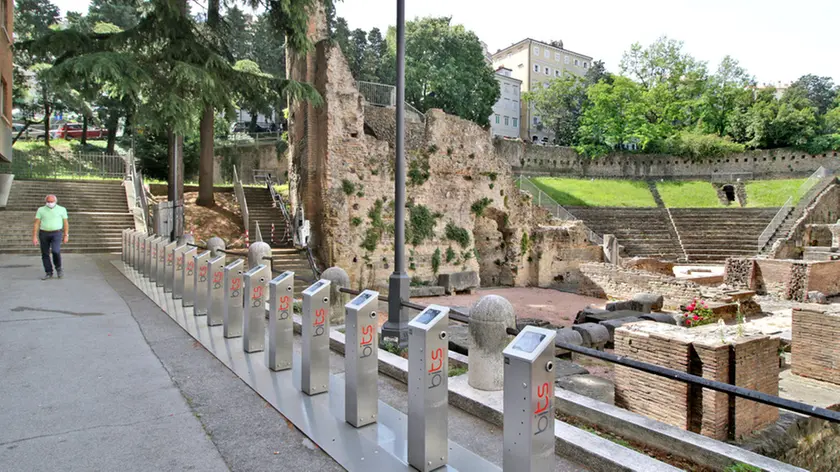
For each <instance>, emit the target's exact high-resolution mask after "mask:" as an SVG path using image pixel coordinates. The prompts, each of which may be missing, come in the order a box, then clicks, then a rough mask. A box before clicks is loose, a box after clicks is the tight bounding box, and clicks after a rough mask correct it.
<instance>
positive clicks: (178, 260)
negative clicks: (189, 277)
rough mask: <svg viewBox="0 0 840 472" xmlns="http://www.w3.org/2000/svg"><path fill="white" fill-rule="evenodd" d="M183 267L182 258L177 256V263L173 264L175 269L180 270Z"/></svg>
mask: <svg viewBox="0 0 840 472" xmlns="http://www.w3.org/2000/svg"><path fill="white" fill-rule="evenodd" d="M183 267H184V256H178V259H177V262H176V263H175V269H176V270H181V269H182V268H183Z"/></svg>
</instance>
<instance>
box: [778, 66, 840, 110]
mask: <svg viewBox="0 0 840 472" xmlns="http://www.w3.org/2000/svg"><path fill="white" fill-rule="evenodd" d="M796 90H799V91H801V92H802V93H803V94H804V96H805V97H807V98H808V100H810V101H811V104H812V105H813V106H814V107H816V109H817V114H819V115H825V114H826V112H827V111H828V110H829V109H830V108H831V106H832V104H833V103H834V98H835V97H837V94H838V89H837V88H836V87H835V86H834V80H832V79H831V77H818V76H816V75H813V74H807V75H803V76H802V77H800V78H799V79H798V80H797V81H796V82H794V83H792V84H791V85H790V87H789V88H788V93H791V92H792V91H796Z"/></svg>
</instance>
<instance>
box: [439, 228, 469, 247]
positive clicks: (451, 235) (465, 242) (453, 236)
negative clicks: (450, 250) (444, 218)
mask: <svg viewBox="0 0 840 472" xmlns="http://www.w3.org/2000/svg"><path fill="white" fill-rule="evenodd" d="M445 234H446V239H448V240H450V241H455V242H456V243H458V244H459V245H460V246H461V247H462V248H464V249H466V248H467V247H468V246H469V245H470V232H469V231H467V230H465V229H464V228H461V227H460V226H458V225H456V224H455V223H453V222H451V221H450V222H449V223H446V230H445Z"/></svg>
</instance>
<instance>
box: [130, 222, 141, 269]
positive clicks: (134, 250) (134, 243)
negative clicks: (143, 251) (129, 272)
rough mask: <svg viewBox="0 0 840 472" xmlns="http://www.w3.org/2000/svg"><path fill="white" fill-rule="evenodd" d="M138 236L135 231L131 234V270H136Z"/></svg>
mask: <svg viewBox="0 0 840 472" xmlns="http://www.w3.org/2000/svg"><path fill="white" fill-rule="evenodd" d="M139 235H140V233H138V232H137V231H134V232H132V233H131V262H130V264H131V268H132V269H137V254H138V252H140V251H139V250H138V241H137V237H138V236H139Z"/></svg>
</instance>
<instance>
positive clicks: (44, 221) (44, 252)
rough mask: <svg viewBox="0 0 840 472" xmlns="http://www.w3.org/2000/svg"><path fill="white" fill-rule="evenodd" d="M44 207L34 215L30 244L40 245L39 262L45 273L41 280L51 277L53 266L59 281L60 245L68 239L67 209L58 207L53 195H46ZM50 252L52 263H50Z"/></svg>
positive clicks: (61, 274)
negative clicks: (41, 262) (40, 261)
mask: <svg viewBox="0 0 840 472" xmlns="http://www.w3.org/2000/svg"><path fill="white" fill-rule="evenodd" d="M45 201H46V203H47V204H46V205H44V206H42V207H41V208H38V212H37V213H35V227H34V228H33V229H32V244H34V245H36V246H37V245H39V244H40V245H41V260H43V262H44V271H45V272H46V273H47V275H45V276H44V277H43V278H41V280H49V279H51V278H52V277H53V264H55V270H56V271H57V273H58V278H59V279H60V278H61V277H62V276H63V275H64V273H63V272H62V270H61V243H62V242H65V243H66V242H67V241H68V239H69V234H70V233H69V231H70V226H69V224H68V223H67V209H66V208H64V207H63V206H59V205H58V203H57V202H58V198H56V196H55V195H47V198H46V199H45ZM50 252H52V262H50Z"/></svg>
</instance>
